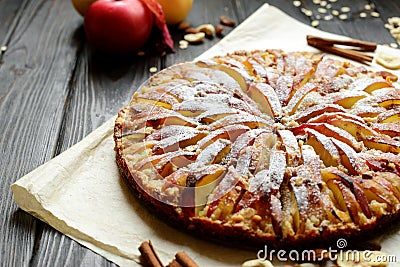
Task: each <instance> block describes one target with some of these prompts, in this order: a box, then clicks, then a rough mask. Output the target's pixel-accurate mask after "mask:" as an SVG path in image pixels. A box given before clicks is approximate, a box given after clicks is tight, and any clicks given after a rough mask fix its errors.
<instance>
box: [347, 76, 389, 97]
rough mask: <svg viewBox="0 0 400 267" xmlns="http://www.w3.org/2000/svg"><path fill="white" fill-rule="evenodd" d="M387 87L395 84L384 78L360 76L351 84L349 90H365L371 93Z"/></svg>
mask: <svg viewBox="0 0 400 267" xmlns="http://www.w3.org/2000/svg"><path fill="white" fill-rule="evenodd" d="M386 87H393V85H392V84H391V83H390V82H388V81H386V80H384V79H382V78H360V79H357V80H355V81H354V82H353V83H352V84H351V85H350V87H349V90H356V91H364V92H367V93H369V94H371V93H372V92H373V91H375V90H378V89H381V88H386Z"/></svg>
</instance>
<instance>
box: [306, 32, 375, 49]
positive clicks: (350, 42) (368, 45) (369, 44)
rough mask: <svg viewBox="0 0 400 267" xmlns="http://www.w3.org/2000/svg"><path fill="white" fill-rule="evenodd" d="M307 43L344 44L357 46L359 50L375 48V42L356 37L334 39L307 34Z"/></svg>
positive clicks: (315, 44) (317, 44)
mask: <svg viewBox="0 0 400 267" xmlns="http://www.w3.org/2000/svg"><path fill="white" fill-rule="evenodd" d="M307 43H308V44H309V45H311V46H320V45H346V46H352V47H354V48H357V49H358V50H359V51H365V52H374V51H375V50H376V48H377V46H378V45H377V43H374V42H368V41H362V40H357V39H350V40H335V39H328V38H322V37H317V36H313V35H307Z"/></svg>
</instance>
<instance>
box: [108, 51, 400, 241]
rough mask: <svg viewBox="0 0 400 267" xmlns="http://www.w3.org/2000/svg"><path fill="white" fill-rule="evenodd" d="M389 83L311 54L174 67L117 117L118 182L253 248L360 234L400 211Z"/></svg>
mask: <svg viewBox="0 0 400 267" xmlns="http://www.w3.org/2000/svg"><path fill="white" fill-rule="evenodd" d="M396 81H397V77H396V76H395V75H393V74H392V73H389V72H386V71H381V72H373V71H371V70H368V69H366V68H365V67H363V66H358V65H357V66H356V65H353V64H351V63H349V62H345V61H339V60H335V59H332V58H329V57H325V56H324V55H322V54H313V53H309V52H290V53H285V52H284V51H281V50H265V51H239V52H235V53H232V54H227V55H225V56H217V57H214V58H211V59H209V60H206V61H197V62H186V63H180V64H176V65H173V66H171V67H169V68H167V69H165V70H163V71H161V72H159V73H157V74H156V75H154V76H153V77H151V78H150V79H149V80H148V81H147V82H146V83H145V84H144V85H143V86H142V87H141V88H140V91H138V92H136V93H135V94H134V95H133V98H132V100H131V101H130V103H129V105H128V106H126V107H124V108H123V109H122V110H121V111H120V112H119V114H118V118H117V119H116V123H115V131H114V139H115V144H116V146H115V151H116V158H117V164H118V166H119V168H120V171H121V173H122V174H123V177H125V178H126V179H127V180H128V181H129V183H130V185H132V187H133V188H134V189H135V191H136V192H137V194H138V195H139V197H140V198H141V199H142V200H143V202H144V203H146V204H148V205H149V206H150V207H151V208H153V209H155V211H156V212H157V214H158V215H159V216H162V217H163V218H164V219H165V220H166V221H167V222H169V223H173V224H174V225H176V226H177V227H180V228H182V229H187V230H191V231H192V232H193V233H196V234H199V235H201V236H203V237H206V238H211V239H216V240H220V241H227V242H229V243H230V244H238V245H241V246H246V247H257V246H260V245H261V246H263V245H265V244H268V245H271V246H273V247H277V248H288V247H292V246H298V245H302V246H304V245H305V246H316V245H321V244H322V243H326V242H328V243H329V242H333V241H336V240H337V238H338V237H346V238H347V237H357V236H362V235H363V234H365V233H367V232H369V231H370V230H375V229H376V228H378V227H380V226H382V225H383V224H384V223H386V222H390V221H392V220H394V219H395V218H396V217H397V216H398V214H399V213H400V158H399V152H400V138H399V133H400V90H399V89H398V86H397V83H396Z"/></svg>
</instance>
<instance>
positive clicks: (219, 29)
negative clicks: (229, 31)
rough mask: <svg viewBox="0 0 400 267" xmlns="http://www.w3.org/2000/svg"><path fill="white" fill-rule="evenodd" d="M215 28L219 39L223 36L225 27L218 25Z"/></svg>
mask: <svg viewBox="0 0 400 267" xmlns="http://www.w3.org/2000/svg"><path fill="white" fill-rule="evenodd" d="M214 28H215V35H216V36H218V37H221V36H222V32H223V31H224V27H223V26H222V25H220V24H217V25H215V26H214Z"/></svg>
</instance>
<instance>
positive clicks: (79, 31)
mask: <svg viewBox="0 0 400 267" xmlns="http://www.w3.org/2000/svg"><path fill="white" fill-rule="evenodd" d="M266 2H268V3H270V4H271V5H273V6H276V7H278V8H280V9H281V10H282V11H284V12H285V13H287V14H289V15H290V16H292V17H294V18H296V19H297V20H299V21H301V22H303V23H306V24H310V23H311V21H313V20H319V26H318V28H319V29H321V30H325V31H328V32H333V33H338V34H342V35H346V36H349V37H353V38H357V39H362V40H367V41H374V42H377V43H380V44H389V43H395V42H396V41H395V40H394V39H393V37H392V36H391V35H390V33H389V32H388V30H387V29H385V27H384V24H385V23H387V19H388V18H390V17H393V16H398V15H400V1H391V0H390V1H389V0H385V1H379V0H374V1H366V0H353V1H343V0H342V1H340V0H338V1H336V2H334V3H333V2H332V3H331V2H330V1H327V3H329V4H331V6H332V7H331V10H333V9H338V10H339V9H340V7H342V6H345V5H346V3H347V5H350V3H349V2H351V6H350V7H351V11H350V12H349V13H348V15H349V18H348V19H345V20H342V19H339V18H338V17H333V19H332V20H329V21H328V20H324V19H323V17H321V18H319V17H318V15H320V16H321V14H319V13H318V10H317V8H318V7H320V6H318V5H315V4H314V3H313V1H312V0H302V1H301V7H303V8H306V9H308V10H311V11H313V14H312V15H311V16H307V15H305V14H304V12H302V11H301V7H295V6H294V5H293V1H292V0H270V1H261V0H218V1H215V0H214V1H207V0H195V1H194V6H193V9H192V11H191V13H190V15H189V17H188V18H187V20H188V21H190V22H191V23H192V25H194V26H196V25H200V24H204V23H213V24H216V23H219V16H220V15H227V16H229V17H231V18H232V19H233V20H234V21H235V22H236V23H237V24H239V23H241V22H242V21H243V20H245V19H246V18H247V17H248V16H249V15H250V14H251V13H252V12H254V11H255V10H256V9H257V8H258V7H260V6H261V5H262V4H264V3H266ZM371 4H373V6H372V11H374V12H378V13H379V14H380V15H379V17H373V16H371V15H370V12H371V10H369V11H368V12H369V13H368V16H367V17H366V18H360V16H359V14H360V12H363V11H365V6H366V5H371ZM0 25H1V26H0V45H2V46H6V47H7V50H6V51H5V53H4V54H3V55H2V57H1V61H0V178H1V179H0V192H1V203H0V214H1V216H0V226H1V228H0V266H113V265H114V264H113V263H111V262H109V261H107V260H106V259H104V258H103V257H101V256H99V255H97V254H95V253H93V252H92V251H90V250H88V249H86V248H84V247H83V246H81V245H80V244H78V243H76V242H75V241H72V240H71V239H70V238H68V237H66V236H64V235H62V234H60V233H59V232H57V231H56V230H54V229H53V228H51V227H49V226H48V225H47V224H45V223H43V222H41V221H40V220H38V219H36V218H34V217H33V216H31V215H29V214H27V213H25V212H23V211H21V210H19V209H18V208H17V206H16V205H15V203H14V202H13V199H12V192H11V190H10V185H11V184H12V183H13V182H14V181H16V180H17V179H18V178H20V177H22V176H23V175H25V174H27V173H28V172H30V171H32V170H33V169H35V168H36V167H38V166H40V165H41V164H43V163H45V162H47V161H48V160H50V159H51V158H53V157H54V156H56V155H58V154H59V153H61V152H63V151H65V150H66V149H68V148H69V147H71V146H72V145H73V144H75V143H77V142H78V141H79V140H81V139H82V138H83V137H84V136H86V135H87V134H88V133H90V132H91V131H93V130H94V129H96V128H97V127H98V126H100V125H101V124H102V123H103V122H105V121H106V120H107V119H109V118H111V117H112V116H114V115H115V114H117V112H118V111H119V110H120V108H121V107H122V106H123V105H124V104H126V103H127V102H128V101H129V99H130V97H131V95H132V93H133V92H134V91H135V89H136V88H137V87H138V86H139V85H140V84H141V83H143V82H144V81H145V80H146V79H147V78H148V77H149V76H150V75H151V73H150V72H149V69H150V68H151V67H157V69H158V70H160V69H163V68H165V67H167V66H170V65H172V64H174V63H176V62H182V61H188V60H191V59H193V58H195V57H196V56H198V55H200V54H201V53H203V52H204V51H206V50H207V49H208V48H210V47H211V46H213V45H214V44H216V43H217V42H218V41H219V40H220V38H217V37H214V38H213V39H206V40H205V41H204V42H202V43H200V44H198V45H190V46H189V47H188V49H185V50H181V49H179V48H177V49H176V51H175V52H174V53H169V54H167V55H163V56H161V55H155V54H152V53H149V54H147V55H145V56H141V57H139V56H135V55H132V56H131V57H128V58H125V59H115V58H114V59H112V58H110V57H105V56H103V55H100V54H98V53H96V52H95V51H93V50H92V49H91V48H90V46H89V45H88V44H87V42H86V39H85V34H84V29H83V19H82V17H81V16H80V15H78V14H77V13H76V11H75V10H74V9H73V7H72V5H71V2H70V1H69V0H59V1H55V0H52V1H51V0H0ZM231 30H232V29H231V28H225V30H224V34H227V33H229V32H230V31H231ZM171 32H172V34H173V37H174V40H175V41H176V43H177V42H178V41H179V40H181V39H182V36H183V33H182V32H180V31H178V30H177V29H171ZM176 47H178V45H177V44H176ZM127 223H129V222H127ZM136 249H137V248H132V250H136Z"/></svg>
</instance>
